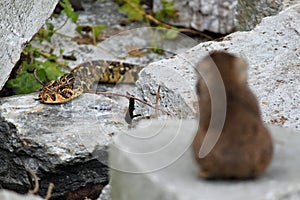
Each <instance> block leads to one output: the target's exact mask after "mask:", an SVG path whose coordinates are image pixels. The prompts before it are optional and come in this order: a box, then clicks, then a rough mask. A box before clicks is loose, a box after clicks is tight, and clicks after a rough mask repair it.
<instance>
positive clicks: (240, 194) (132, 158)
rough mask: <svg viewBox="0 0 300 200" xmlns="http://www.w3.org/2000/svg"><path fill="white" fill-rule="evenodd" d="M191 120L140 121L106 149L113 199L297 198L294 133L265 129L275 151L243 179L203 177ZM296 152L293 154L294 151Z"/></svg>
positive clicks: (299, 189) (299, 186)
mask: <svg viewBox="0 0 300 200" xmlns="http://www.w3.org/2000/svg"><path fill="white" fill-rule="evenodd" d="M197 124H198V123H197V122H196V121H194V120H190V121H188V120H173V121H157V120H152V121H151V122H149V121H143V122H142V123H141V124H140V126H139V128H138V129H136V130H134V131H132V132H129V134H128V135H118V136H117V137H116V138H114V140H113V143H112V144H111V148H110V166H111V180H112V182H111V192H112V199H122V200H138V199H144V200H158V199H159V200H174V199H176V200H195V199H197V200H198V199H207V200H214V199H226V200H227V199H228V200H239V199H246V200H247V199H249V200H253V199H264V200H267V199H268V200H279V199H280V200H281V199H299V198H300V195H299V194H300V177H299V176H297V174H299V173H300V170H299V165H300V160H299V159H298V155H299V153H300V148H299V146H300V145H299V141H300V135H299V133H295V132H293V131H291V130H289V129H283V128H279V127H275V126H272V127H270V130H271V133H272V137H273V140H274V144H275V154H274V158H273V161H272V163H271V165H270V166H269V167H268V169H267V171H266V172H265V173H264V174H263V175H262V176H261V177H259V178H258V179H254V180H247V181H205V180H203V179H201V178H199V177H198V167H197V165H196V163H195V161H194V160H193V157H192V152H191V149H190V145H191V142H192V140H193V137H194V135H195V133H196V130H197ZM297 152H298V153H297Z"/></svg>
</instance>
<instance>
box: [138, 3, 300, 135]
mask: <svg viewBox="0 0 300 200" xmlns="http://www.w3.org/2000/svg"><path fill="white" fill-rule="evenodd" d="M299 9H300V4H297V5H295V6H293V7H290V8H288V9H286V10H284V11H282V12H280V13H279V14H278V15H276V16H273V17H267V18H264V19H263V20H262V22H261V23H260V24H259V25H257V26H256V28H255V29H254V30H252V31H249V32H236V33H233V34H230V35H228V36H226V37H224V38H223V39H222V40H221V41H210V42H204V43H200V44H199V45H197V46H196V47H194V48H192V49H191V50H189V51H187V52H185V53H182V54H179V55H178V56H175V57H173V58H170V59H164V60H161V61H159V62H155V63H152V64H151V65H149V66H148V67H146V68H145V69H144V70H143V71H142V72H141V73H140V79H139V80H138V82H137V90H136V95H137V96H138V97H139V98H141V99H145V100H147V101H148V102H149V103H151V104H155V98H156V95H155V94H156V91H157V87H158V85H160V86H161V91H160V93H161V96H162V98H161V99H160V101H159V105H160V108H164V109H165V110H167V111H170V112H172V113H174V114H176V115H177V116H178V117H179V118H194V117H195V115H196V113H197V112H196V111H197V96H196V94H195V83H196V75H195V73H196V72H195V66H196V65H197V63H198V62H199V61H200V60H201V59H202V58H203V57H204V56H206V55H208V52H211V51H213V50H224V51H228V52H230V53H234V54H236V55H238V56H241V57H243V58H245V59H246V60H247V61H248V63H249V70H248V74H249V79H248V80H249V81H248V82H249V86H250V88H251V89H252V90H253V92H254V93H255V95H256V96H257V97H258V101H259V105H260V107H261V111H262V117H263V120H264V121H265V122H266V123H269V124H278V125H281V126H284V127H290V128H294V129H296V130H300V126H299V120H300V119H299V116H300V107H299V105H300V98H299V91H300V88H299V87H300V79H299V77H300V70H299V55H300V49H299V45H298V44H299V43H300V34H299V33H300V14H299ZM158 71H159V72H160V73H157V72H158ZM136 113H150V114H153V113H154V111H153V109H151V110H150V109H149V108H148V107H146V106H144V105H141V104H138V105H137V109H136Z"/></svg>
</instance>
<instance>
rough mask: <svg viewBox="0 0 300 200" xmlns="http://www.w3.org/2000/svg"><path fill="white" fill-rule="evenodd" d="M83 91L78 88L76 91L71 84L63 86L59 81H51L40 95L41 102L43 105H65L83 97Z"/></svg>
mask: <svg viewBox="0 0 300 200" xmlns="http://www.w3.org/2000/svg"><path fill="white" fill-rule="evenodd" d="M82 92H83V90H82V89H81V88H76V89H75V90H74V88H73V87H71V86H70V84H61V83H60V82H59V83H58V82H57V81H50V82H49V83H48V84H47V85H45V86H44V87H43V89H42V90H41V92H40V94H39V98H38V99H39V100H40V102H41V103H48V104H58V103H65V102H67V101H70V100H71V99H74V98H75V97H78V96H79V95H81V94H82Z"/></svg>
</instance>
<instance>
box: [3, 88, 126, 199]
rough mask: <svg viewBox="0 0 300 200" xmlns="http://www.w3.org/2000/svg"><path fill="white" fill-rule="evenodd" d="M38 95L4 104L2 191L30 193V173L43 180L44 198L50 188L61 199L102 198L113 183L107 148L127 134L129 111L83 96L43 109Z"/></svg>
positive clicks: (106, 100)
mask: <svg viewBox="0 0 300 200" xmlns="http://www.w3.org/2000/svg"><path fill="white" fill-rule="evenodd" d="M37 95H38V94H37V93H34V94H30V95H22V96H21V95H20V96H13V97H8V98H2V99H1V100H0V113H1V118H0V155H1V159H0V166H1V172H0V185H1V186H2V187H3V188H7V189H11V190H15V191H18V192H21V193H26V192H28V189H29V186H30V184H29V182H28V177H27V175H26V172H25V167H28V168H30V169H32V170H33V171H34V172H35V173H36V175H37V176H38V177H39V179H40V190H39V194H40V195H41V196H43V197H44V196H45V194H46V191H47V189H48V186H49V183H50V182H52V183H54V185H55V189H54V191H53V194H52V196H53V197H55V198H56V197H65V198H66V197H67V196H68V195H72V194H71V193H72V192H77V191H80V190H81V189H86V190H87V191H89V193H91V192H92V191H95V190H96V191H98V195H99V193H100V191H101V189H102V187H103V186H104V185H105V184H107V182H108V166H107V165H108V163H107V162H108V152H107V149H108V148H107V146H108V144H109V143H110V141H111V137H112V136H113V135H114V134H115V133H117V132H118V133H119V132H125V133H126V131H127V123H126V122H125V120H124V116H125V112H126V110H122V109H121V107H120V106H119V105H118V103H117V102H116V100H114V99H110V98H108V97H105V96H102V95H94V94H83V95H82V96H81V97H79V98H77V99H74V100H73V101H71V102H69V103H66V104H60V105H46V104H41V103H40V102H39V101H36V100H34V99H35V98H36V97H37ZM79 193H80V192H79ZM83 198H84V197H83Z"/></svg>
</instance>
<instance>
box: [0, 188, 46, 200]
mask: <svg viewBox="0 0 300 200" xmlns="http://www.w3.org/2000/svg"><path fill="white" fill-rule="evenodd" d="M0 199H1V200H42V198H41V197H39V196H36V195H32V194H28V195H21V194H17V193H15V192H12V191H9V190H4V189H2V190H0Z"/></svg>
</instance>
